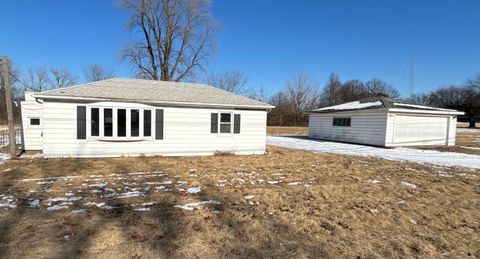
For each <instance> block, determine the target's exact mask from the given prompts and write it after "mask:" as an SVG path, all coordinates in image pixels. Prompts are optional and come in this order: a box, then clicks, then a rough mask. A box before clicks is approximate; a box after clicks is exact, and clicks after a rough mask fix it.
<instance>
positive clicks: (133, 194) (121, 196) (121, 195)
mask: <svg viewBox="0 0 480 259" xmlns="http://www.w3.org/2000/svg"><path fill="white" fill-rule="evenodd" d="M138 196H143V192H139V191H133V192H124V193H119V194H118V195H117V196H116V197H115V198H117V199H125V198H130V197H138Z"/></svg>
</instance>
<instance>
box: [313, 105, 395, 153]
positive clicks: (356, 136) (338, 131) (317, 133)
mask: <svg viewBox="0 0 480 259" xmlns="http://www.w3.org/2000/svg"><path fill="white" fill-rule="evenodd" d="M334 118H350V119H351V120H350V126H348V127H342V126H334V125H333V123H332V122H333V120H334ZM386 120H387V113H386V112H382V111H380V112H368V113H364V112H337V113H312V114H310V118H309V133H308V136H309V137H310V138H316V139H324V140H334V141H341V142H351V143H360V144H369V145H376V146H383V145H385V125H386Z"/></svg>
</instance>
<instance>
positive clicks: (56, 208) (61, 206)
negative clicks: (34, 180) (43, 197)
mask: <svg viewBox="0 0 480 259" xmlns="http://www.w3.org/2000/svg"><path fill="white" fill-rule="evenodd" d="M63 209H68V206H64V205H53V206H50V207H48V208H47V210H63Z"/></svg>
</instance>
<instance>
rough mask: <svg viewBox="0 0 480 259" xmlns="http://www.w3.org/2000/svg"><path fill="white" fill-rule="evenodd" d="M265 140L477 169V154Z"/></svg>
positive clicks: (315, 149)
mask: <svg viewBox="0 0 480 259" xmlns="http://www.w3.org/2000/svg"><path fill="white" fill-rule="evenodd" d="M267 143H268V144H269V145H274V146H280V147H286V148H294V149H302V150H307V151H312V152H317V153H334V154H341V155H351V156H363V157H377V158H383V159H387V160H392V161H410V162H415V163H421V164H434V165H440V166H455V167H467V168H475V169H480V155H470V154H462V153H454V152H439V151H435V150H420V149H413V148H391V149H387V148H381V147H372V146H365V145H356V144H347V143H338V142H332V141H321V140H313V139H303V138H291V137H274V136H268V137H267Z"/></svg>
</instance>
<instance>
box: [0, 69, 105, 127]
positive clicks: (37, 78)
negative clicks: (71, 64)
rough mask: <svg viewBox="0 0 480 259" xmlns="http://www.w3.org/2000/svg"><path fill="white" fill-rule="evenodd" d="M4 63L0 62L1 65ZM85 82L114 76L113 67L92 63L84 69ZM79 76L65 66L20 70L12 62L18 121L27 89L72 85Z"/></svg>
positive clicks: (0, 105) (0, 91)
mask: <svg viewBox="0 0 480 259" xmlns="http://www.w3.org/2000/svg"><path fill="white" fill-rule="evenodd" d="M2 66H3V64H2V63H1V62H0V67H2ZM2 73H3V69H0V124H6V123H7V109H6V102H5V89H4V85H3V74H2ZM83 75H84V81H83V82H84V83H89V82H94V81H99V80H104V79H108V78H112V77H114V72H113V70H112V69H108V68H106V67H105V66H103V65H100V64H92V65H88V66H86V67H84V69H83ZM78 78H79V77H78V76H76V75H75V74H73V73H72V72H71V71H70V70H69V69H68V68H66V67H64V66H59V67H50V68H47V67H45V66H39V67H34V68H30V69H28V70H26V71H23V72H22V71H20V69H18V68H17V67H16V66H15V64H13V65H12V62H10V75H9V79H10V80H9V81H10V85H11V88H12V97H13V112H14V118H15V121H16V122H19V119H20V107H19V106H20V101H21V100H23V98H24V96H23V95H24V92H25V91H32V92H41V91H46V90H51V89H57V88H62V87H67V86H72V85H75V84H78V83H80V82H79V79H78Z"/></svg>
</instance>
